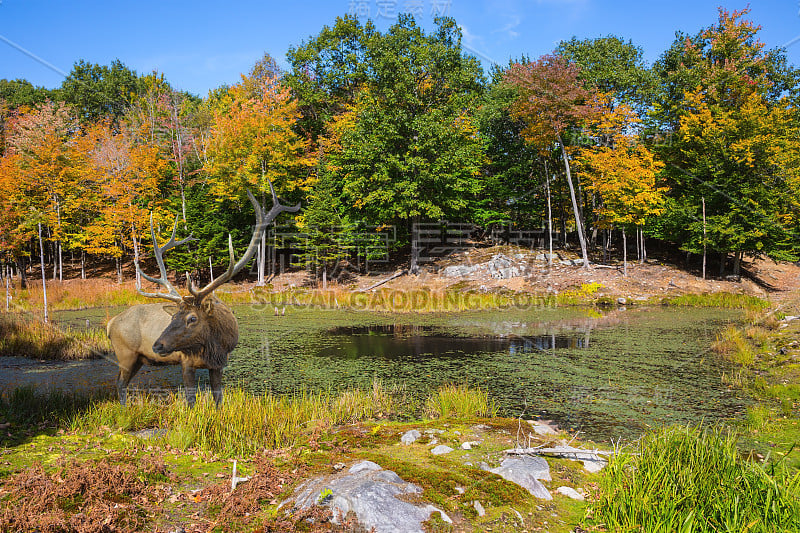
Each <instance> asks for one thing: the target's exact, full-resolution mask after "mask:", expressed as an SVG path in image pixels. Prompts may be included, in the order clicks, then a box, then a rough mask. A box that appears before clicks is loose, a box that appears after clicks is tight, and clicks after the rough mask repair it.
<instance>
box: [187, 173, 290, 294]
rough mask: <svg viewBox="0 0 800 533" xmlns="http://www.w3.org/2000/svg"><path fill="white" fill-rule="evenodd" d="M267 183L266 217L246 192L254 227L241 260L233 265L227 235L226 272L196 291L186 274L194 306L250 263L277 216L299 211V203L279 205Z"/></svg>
mask: <svg viewBox="0 0 800 533" xmlns="http://www.w3.org/2000/svg"><path fill="white" fill-rule="evenodd" d="M267 182H268V183H269V190H270V191H271V192H272V209H270V210H269V213H267V215H266V216H264V211H263V209H262V208H261V204H259V203H258V200H256V198H255V196H253V194H252V193H251V192H250V191H247V197H248V198H250V203H252V204H253V208H254V209H255V210H256V226H255V228H253V236H252V237H251V238H250V244H249V245H248V247H247V251H246V252H245V253H244V255H243V256H242V258H241V259H239V261H237V262H236V264H234V263H233V261H234V255H233V241H232V239H231V236H230V234H228V252H229V253H230V258H231V259H230V263H229V265H228V270H227V271H226V272H225V273H224V274H223V275H221V276H220V277H218V278H217V279H215V280H214V281H212V282H211V283H209V284H208V285H206V286H205V287H203V288H202V289H199V290H198V289H197V287H195V286H194V283H193V282H192V278H191V276H189V275H188V274H187V276H188V279H189V282H188V284H189V292H191V293H192V295H193V296H194V298H195V304H197V303H199V302H201V301H202V300H203V299H204V298H206V297H208V295H210V294H211V293H212V292H214V289H216V288H217V287H219V286H220V285H222V284H224V283H227V282H228V280H230V279H231V278H232V277H233V276H235V275H236V274H237V273H238V272H239V271H240V270H242V269H243V268H244V267H245V266H246V265H247V263H249V262H250V260H251V259H252V258H253V254H255V253H256V249H257V248H258V240H259V239H260V238H261V234H262V233H263V232H264V231H265V230H266V229H267V226H268V225H269V224H270V223H271V222H272V221H273V220H275V219H276V218H277V217H278V215H280V214H281V213H283V212H284V211H286V212H289V213H296V212H297V211H299V210H300V204H299V203H298V204H297V205H295V206H292V207H287V206H285V205H281V203H280V202H279V201H278V196H277V195H276V194H275V188H274V187H273V186H272V181H270V180H267Z"/></svg>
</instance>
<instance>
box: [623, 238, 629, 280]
mask: <svg viewBox="0 0 800 533" xmlns="http://www.w3.org/2000/svg"><path fill="white" fill-rule="evenodd" d="M622 275H623V276H627V275H628V236H627V235H626V234H625V226H622Z"/></svg>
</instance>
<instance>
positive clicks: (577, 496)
mask: <svg viewBox="0 0 800 533" xmlns="http://www.w3.org/2000/svg"><path fill="white" fill-rule="evenodd" d="M556 492H558V493H559V494H563V495H564V496H566V497H567V498H572V499H573V500H579V501H584V500H585V499H586V498H584V497H583V494H581V493H580V492H578V491H577V490H575V489H573V488H572V487H558V488H557V489H556Z"/></svg>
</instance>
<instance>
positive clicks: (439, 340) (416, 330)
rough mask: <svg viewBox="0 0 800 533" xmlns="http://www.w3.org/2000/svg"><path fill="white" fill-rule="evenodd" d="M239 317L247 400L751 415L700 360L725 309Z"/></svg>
mask: <svg viewBox="0 0 800 533" xmlns="http://www.w3.org/2000/svg"><path fill="white" fill-rule="evenodd" d="M235 313H236V316H237V317H238V319H239V324H240V340H239V345H238V347H237V348H236V350H235V351H234V352H233V354H232V355H231V358H230V363H229V366H228V367H227V369H226V371H225V383H226V384H228V385H233V384H238V385H239V386H241V387H244V388H246V389H247V390H250V391H252V392H254V393H259V392H263V391H265V390H266V391H271V392H273V393H278V394H289V393H293V392H297V391H302V390H337V389H344V388H348V387H367V386H369V384H370V383H371V381H372V379H373V378H374V377H377V378H379V379H381V380H383V382H384V383H386V384H403V385H405V387H406V390H407V391H408V392H409V393H410V394H411V395H412V396H414V397H416V398H418V399H422V398H424V397H425V396H427V394H428V393H429V392H430V391H432V390H435V389H436V388H437V387H438V386H440V385H443V384H446V383H468V384H470V385H473V386H481V387H484V388H486V389H488V390H489V393H490V397H491V398H493V399H494V400H495V401H496V402H497V404H498V406H499V408H500V411H501V414H503V415H506V416H513V417H516V416H519V415H522V416H523V417H526V418H546V419H552V420H554V421H556V422H557V423H558V424H559V425H560V426H561V427H563V428H565V429H569V430H574V431H577V430H580V431H582V432H583V434H582V435H583V436H584V437H588V438H593V439H608V438H616V437H619V436H623V437H633V436H636V435H638V434H640V433H641V432H642V431H643V430H644V429H646V428H647V427H649V426H658V425H662V424H669V423H686V422H694V423H698V422H705V423H714V422H716V421H718V420H720V419H725V418H730V417H735V416H739V415H740V414H741V413H742V412H743V410H744V409H745V407H746V404H747V399H746V398H743V397H742V395H741V393H740V391H736V390H729V389H728V388H727V387H726V386H725V385H723V384H722V382H721V380H720V378H721V375H722V373H723V372H725V371H728V370H729V368H728V367H727V366H726V364H725V363H724V362H722V361H720V360H719V359H718V358H717V357H716V356H715V355H714V354H712V353H710V352H709V351H708V346H709V344H710V343H711V342H712V341H713V339H714V335H715V333H716V332H717V331H718V330H719V329H720V328H721V327H723V326H724V325H725V324H726V323H728V322H730V321H732V320H735V319H736V318H737V315H736V314H735V313H732V312H730V311H724V310H709V309H673V308H661V307H654V308H631V309H628V310H612V311H609V312H605V313H602V314H601V313H600V312H598V311H597V310H594V309H576V308H556V309H529V310H521V309H512V310H502V311H481V312H465V313H453V314H385V313H369V312H362V311H345V310H318V309H300V308H288V309H287V312H286V316H274V312H273V308H269V309H266V310H259V309H257V308H253V307H250V306H237V307H236V308H235ZM112 314H114V313H113V312H112ZM105 315H106V311H105V310H87V311H80V312H69V313H59V314H58V317H57V320H59V321H60V323H62V324H71V325H74V326H77V327H85V324H86V321H87V319H88V320H89V323H90V325H96V324H99V323H101V322H102V321H103V319H104V318H105ZM3 359H5V360H6V361H5V362H4V361H3ZM16 359H17V358H0V366H2V367H3V370H2V372H0V374H5V375H6V378H5V379H4V378H2V377H0V387H1V386H8V384H9V383H8V382H9V381H12V382H14V383H17V384H18V383H20V382H21V381H24V379H23V377H24V375H28V376H29V377H30V376H34V379H38V380H47V379H50V380H51V382H52V384H53V385H61V386H66V387H70V386H74V387H81V386H85V387H110V386H111V384H112V383H113V376H114V374H115V373H116V369H115V367H114V365H113V362H110V361H105V360H97V361H88V362H87V361H84V362H80V363H71V364H70V365H73V366H71V367H70V366H67V364H65V363H49V364H41V363H31V362H25V363H23V362H20V361H15V360H16ZM15 365H16V366H15ZM64 369H67V370H66V371H65V370H64ZM14 372H16V374H15V373H14ZM59 372H61V373H59ZM201 374H202V377H205V376H204V374H205V373H204V372H201ZM15 376H16V377H15ZM179 384H180V370H179V368H178V367H151V368H147V367H145V368H144V369H143V370H142V371H141V372H140V375H137V377H136V378H134V381H133V382H132V384H131V385H132V386H139V387H142V388H148V387H155V388H157V387H167V388H170V387H177V386H178V385H179Z"/></svg>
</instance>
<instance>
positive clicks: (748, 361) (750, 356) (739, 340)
mask: <svg viewBox="0 0 800 533" xmlns="http://www.w3.org/2000/svg"><path fill="white" fill-rule="evenodd" d="M711 348H712V349H713V350H714V351H715V352H717V353H719V354H722V355H724V356H725V357H726V358H727V359H729V360H731V361H733V362H734V363H736V364H738V365H742V366H751V365H753V363H755V361H756V349H755V347H754V346H753V345H752V344H751V342H750V340H749V339H748V337H747V334H746V332H745V331H743V330H742V329H741V328H739V327H737V326H733V325H729V326H728V327H727V328H725V329H723V330H722V331H721V332H719V333H718V334H717V340H716V341H715V342H714V343H713V344H712V345H711Z"/></svg>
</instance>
